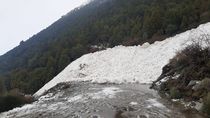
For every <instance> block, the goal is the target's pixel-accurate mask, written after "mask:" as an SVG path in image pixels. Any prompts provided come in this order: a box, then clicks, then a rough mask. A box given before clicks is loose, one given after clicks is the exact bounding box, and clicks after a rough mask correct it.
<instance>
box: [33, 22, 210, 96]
mask: <svg viewBox="0 0 210 118" xmlns="http://www.w3.org/2000/svg"><path fill="white" fill-rule="evenodd" d="M209 34H210V23H207V24H203V25H200V26H199V27H198V28H196V29H192V30H189V31H186V32H184V33H181V34H178V35H176V36H174V37H171V38H167V39H166V40H164V41H161V42H155V43H153V44H151V45H150V44H149V43H145V44H143V45H141V46H140V45H139V46H130V47H125V46H117V47H114V48H109V49H106V50H103V51H99V52H95V53H91V54H87V55H84V56H82V57H81V58H79V59H77V60H76V61H74V62H72V63H71V64H70V65H69V66H67V67H66V68H65V69H64V70H63V71H62V72H61V73H60V74H58V75H57V76H56V77H55V78H54V79H52V80H51V81H50V82H48V83H47V84H46V85H45V86H43V87H42V88H41V89H40V90H39V91H38V92H37V93H35V94H34V95H35V96H41V95H42V94H43V93H44V92H45V91H47V90H49V89H50V88H52V87H54V86H55V85H57V84H58V83H61V82H70V81H90V82H93V83H117V84H120V83H151V82H152V81H154V80H156V79H157V78H158V76H160V74H161V72H162V67H163V66H165V65H166V64H167V63H168V62H169V60H170V59H171V58H173V56H175V54H176V52H177V51H179V50H181V49H183V48H184V47H186V46H187V45H190V44H192V42H194V41H195V40H197V39H201V37H206V36H208V35H209Z"/></svg>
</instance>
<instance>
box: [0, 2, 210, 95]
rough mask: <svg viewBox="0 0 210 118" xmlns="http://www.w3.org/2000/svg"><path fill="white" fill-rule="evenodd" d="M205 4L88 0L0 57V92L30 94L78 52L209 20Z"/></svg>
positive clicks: (145, 39) (169, 32)
mask: <svg viewBox="0 0 210 118" xmlns="http://www.w3.org/2000/svg"><path fill="white" fill-rule="evenodd" d="M209 6H210V1H209V0H93V1H91V2H90V3H89V4H87V5H85V6H82V7H80V8H77V9H75V10H73V11H71V12H70V13H68V14H67V15H65V16H63V17H62V18H61V19H60V20H58V21H57V22H55V23H54V24H52V25H51V26H49V27H48V28H47V29H44V30H43V31H41V32H40V33H38V34H36V35H34V36H33V37H31V38H30V39H29V40H27V41H25V42H21V43H20V45H19V46H17V47H16V48H14V49H13V50H11V51H9V52H8V53H6V54H5V55H3V56H1V57H0V84H1V85H0V93H2V92H4V91H7V90H11V89H13V88H19V89H20V90H21V91H22V92H25V93H34V92H36V91H37V90H38V89H39V88H41V87H42V86H43V85H44V84H45V83H47V82H48V81H50V80H51V79H52V78H53V77H54V76H55V75H57V74H58V73H59V72H60V71H61V70H63V69H64V68H65V67H66V66H67V65H68V64H69V63H70V62H72V61H73V60H75V59H77V58H79V57H80V56H82V55H83V54H86V53H89V52H94V51H97V50H101V49H104V48H107V47H113V46H116V45H120V44H122V45H137V44H143V43H144V42H150V43H151V42H154V41H156V40H163V39H164V38H165V37H168V36H172V35H174V34H176V33H178V32H182V31H185V30H187V29H191V28H192V27H196V26H198V25H199V24H201V23H204V22H207V21H209V19H210V8H209ZM1 81H3V82H1Z"/></svg>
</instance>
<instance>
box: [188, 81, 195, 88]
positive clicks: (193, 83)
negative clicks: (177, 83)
mask: <svg viewBox="0 0 210 118" xmlns="http://www.w3.org/2000/svg"><path fill="white" fill-rule="evenodd" d="M196 83H197V81H195V80H191V81H190V83H189V84H188V85H187V86H188V87H192V86H194V85H196Z"/></svg>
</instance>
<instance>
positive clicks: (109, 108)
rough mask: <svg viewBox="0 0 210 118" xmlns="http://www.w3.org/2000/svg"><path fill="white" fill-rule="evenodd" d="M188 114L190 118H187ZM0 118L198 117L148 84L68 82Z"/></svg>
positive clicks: (0, 115)
mask: <svg viewBox="0 0 210 118" xmlns="http://www.w3.org/2000/svg"><path fill="white" fill-rule="evenodd" d="M189 115H191V116H189ZM0 118H202V116H200V115H199V114H198V113H197V112H191V111H188V112H183V109H181V107H179V106H177V105H174V104H172V103H171V102H169V101H167V100H165V99H161V98H160V96H159V95H158V94H157V93H156V92H155V91H153V90H150V89H149V85H141V84H123V85H116V84H103V85H102V84H92V83H88V82H80V83H78V82H72V83H68V84H62V85H59V86H57V87H55V88H54V89H52V90H50V91H49V92H48V93H47V94H45V95H44V96H42V97H41V98H39V100H38V101H36V102H34V103H33V104H30V105H26V106H23V107H22V108H16V109H14V110H11V111H9V112H5V113H2V114H0Z"/></svg>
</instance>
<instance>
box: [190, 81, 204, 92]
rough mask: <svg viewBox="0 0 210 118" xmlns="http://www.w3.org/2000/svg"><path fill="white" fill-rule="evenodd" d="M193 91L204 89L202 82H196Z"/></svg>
mask: <svg viewBox="0 0 210 118" xmlns="http://www.w3.org/2000/svg"><path fill="white" fill-rule="evenodd" d="M192 89H193V90H194V91H198V90H200V89H202V86H201V82H200V81H198V82H196V84H195V85H194V86H193V87H192Z"/></svg>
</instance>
